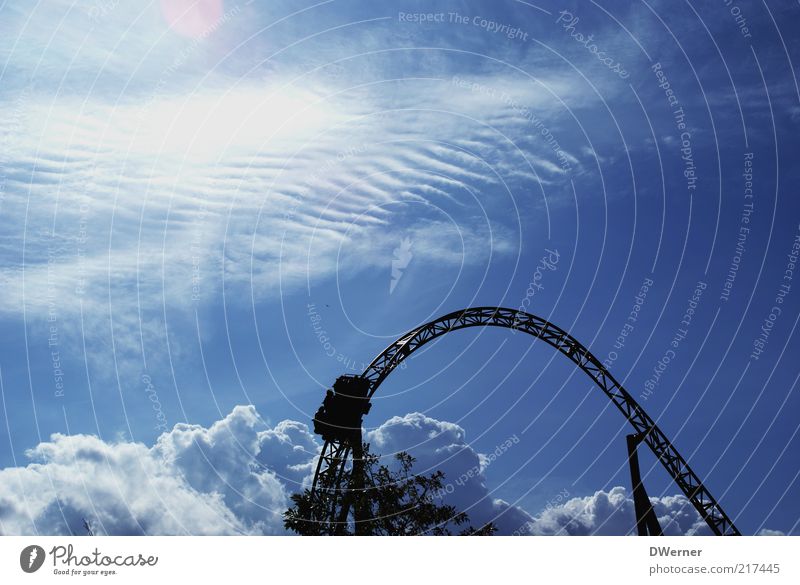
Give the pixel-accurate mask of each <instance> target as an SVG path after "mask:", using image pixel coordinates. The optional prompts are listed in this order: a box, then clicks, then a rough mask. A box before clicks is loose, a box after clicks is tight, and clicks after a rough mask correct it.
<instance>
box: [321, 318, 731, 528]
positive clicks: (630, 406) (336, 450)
mask: <svg viewBox="0 0 800 585" xmlns="http://www.w3.org/2000/svg"><path fill="white" fill-rule="evenodd" d="M467 327H505V328H507V329H512V330H516V331H523V332H525V333H528V334H529V335H532V336H534V337H536V338H538V339H541V340H542V341H544V342H546V343H547V344H549V345H551V346H553V347H554V348H555V349H557V350H558V351H560V352H561V353H563V354H564V355H565V356H567V357H568V358H569V359H570V360H572V361H573V362H574V363H575V365H577V366H578V367H579V368H580V369H581V370H583V371H584V372H585V373H586V374H587V375H588V376H589V377H590V378H591V379H592V380H593V381H594V382H595V384H596V385H597V386H598V387H599V388H600V390H602V391H603V393H604V394H605V395H606V396H607V397H608V398H609V399H610V400H611V402H613V403H614V406H616V407H617V409H618V410H619V411H620V412H621V413H622V414H623V415H624V416H625V418H626V419H627V420H628V422H629V423H630V424H631V426H632V427H633V428H634V430H635V432H636V433H641V435H642V436H643V440H642V442H644V443H646V444H647V446H648V447H649V448H650V450H651V451H652V452H653V454H654V455H655V456H656V458H657V459H658V460H659V461H660V462H661V464H662V465H663V466H664V468H665V469H666V470H667V473H669V475H670V477H672V479H673V480H674V481H675V483H676V484H677V485H678V487H679V488H680V490H681V491H682V492H683V493H684V495H685V496H686V497H687V498H688V499H689V501H690V502H691V503H692V505H694V507H695V509H696V510H697V512H698V513H699V514H700V516H701V517H702V518H703V519H704V520H705V521H706V523H707V524H708V526H709V528H710V529H711V530H712V532H713V533H714V534H716V535H720V536H734V535H739V534H740V533H739V531H738V530H737V528H736V526H734V524H733V521H732V520H731V519H730V518H729V517H728V515H727V514H726V513H725V512H724V511H723V509H722V507H721V506H720V505H719V503H718V502H717V500H716V499H715V498H714V496H712V495H711V493H710V492H709V491H708V489H706V487H705V486H704V485H703V483H702V482H701V481H700V479H699V478H698V477H697V475H696V474H695V473H694V471H692V469H691V468H690V467H689V464H688V463H687V462H686V460H685V459H684V458H683V457H682V456H681V454H680V453H678V450H677V449H676V448H675V447H674V446H673V445H672V443H670V441H669V439H667V436H666V435H665V434H664V433H663V432H662V431H661V429H660V428H658V426H657V425H656V423H655V422H654V421H653V419H652V418H650V416H649V415H648V414H647V413H646V412H645V411H644V409H643V408H642V407H641V406H640V405H639V404H638V403H637V402H636V400H634V399H633V397H632V396H631V395H630V394H629V393H628V391H627V390H625V388H623V387H622V386H621V385H620V383H619V382H617V380H616V379H615V378H614V376H612V375H611V373H610V372H609V371H608V370H607V369H606V367H605V366H604V365H603V364H602V363H601V362H600V361H599V360H598V359H597V358H596V357H595V356H594V355H592V354H591V352H589V350H588V349H587V348H586V347H584V346H583V345H582V344H581V343H580V342H579V341H578V340H577V339H575V338H574V337H572V336H571V335H570V334H569V333H567V332H566V331H564V330H563V329H561V328H560V327H557V326H556V325H553V324H552V323H550V322H548V321H546V320H544V319H542V318H540V317H537V316H535V315H531V314H529V313H525V312H522V311H516V310H514V309H506V308H502V307H476V308H469V309H464V310H461V311H455V312H453V313H449V314H447V315H444V316H443V317H439V318H438V319H435V320H433V321H431V322H429V323H426V324H424V325H421V326H419V327H417V328H415V329H413V330H412V331H409V332H408V333H406V334H405V335H403V336H402V337H400V338H399V339H398V340H397V341H395V342H393V343H392V344H391V345H389V346H388V347H387V348H386V349H384V350H383V351H382V352H381V353H380V354H379V355H378V356H377V357H376V358H375V359H374V360H373V361H372V363H370V364H369V366H367V368H366V369H365V370H364V373H363V374H362V377H363V378H366V379H368V380H369V382H370V388H369V397H370V398H371V397H372V396H373V395H374V394H375V392H376V391H377V390H378V387H379V386H380V385H381V382H383V381H384V380H385V379H386V377H387V376H388V375H389V374H390V373H391V372H392V370H394V369H395V368H396V367H397V366H398V365H399V364H400V363H401V362H402V361H403V360H404V359H406V358H407V357H408V356H410V355H411V354H412V353H413V352H414V351H416V350H417V349H419V348H420V347H422V346H423V345H425V344H426V343H428V342H429V341H432V340H434V339H436V338H437V337H440V336H442V335H444V334H445V333H449V332H451V331H457V330H459V329H466V328H467ZM350 455H351V446H350V445H349V444H348V443H347V441H338V440H330V441H326V442H325V444H324V445H323V447H322V453H321V454H320V458H319V461H318V463H317V469H316V473H315V475H314V481H313V484H312V488H311V492H312V512H311V513H312V518H309V520H311V521H312V522H314V523H315V524H316V526H317V531H318V532H319V533H320V534H337V533H340V532H341V530H342V527H343V525H344V524H346V522H347V513H348V512H347V510H348V509H349V503H348V499H347V495H346V494H347V490H348V486H346V485H343V478H344V477H345V474H344V471H345V468H346V466H347V463H348V458H350Z"/></svg>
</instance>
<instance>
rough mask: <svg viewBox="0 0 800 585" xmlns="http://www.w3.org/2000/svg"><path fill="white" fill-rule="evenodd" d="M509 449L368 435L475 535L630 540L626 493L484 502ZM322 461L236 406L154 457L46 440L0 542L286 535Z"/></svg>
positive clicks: (388, 432)
mask: <svg viewBox="0 0 800 585" xmlns="http://www.w3.org/2000/svg"><path fill="white" fill-rule="evenodd" d="M514 439H515V437H514V436H511V437H508V438H507V439H504V440H503V441H500V442H499V443H498V446H497V448H496V449H495V450H494V451H493V452H491V453H480V452H478V451H476V450H475V449H474V448H472V447H471V446H470V445H469V443H468V442H467V438H466V433H465V431H464V429H463V428H461V427H460V426H459V425H457V424H454V423H451V422H446V421H440V420H436V419H434V418H431V417H428V416H425V415H424V414H420V413H411V414H407V415H405V416H402V417H401V416H396V417H393V418H391V419H389V420H387V421H386V422H384V423H383V424H382V425H380V426H379V427H377V428H375V429H374V430H372V431H369V432H367V433H366V435H365V440H367V441H369V442H370V444H371V445H372V451H373V452H374V453H376V454H380V455H381V456H382V457H383V462H384V463H390V462H391V461H392V456H393V454H394V453H396V452H398V451H407V452H409V453H411V455H413V456H414V457H415V458H416V459H417V462H416V464H415V466H414V472H415V473H421V474H430V473H433V472H434V471H436V470H441V471H443V472H444V473H445V479H444V489H443V490H442V491H441V493H440V494H437V497H439V498H440V499H441V501H443V502H444V503H447V504H451V505H453V506H455V507H456V509H458V510H459V511H465V512H467V514H469V517H470V522H471V524H472V525H473V526H476V527H478V526H482V525H483V524H485V523H487V522H490V521H491V522H494V523H495V524H496V525H497V527H498V529H499V533H500V534H515V533H517V534H536V535H586V534H628V533H631V532H632V530H633V527H634V507H633V500H632V499H631V498H630V496H629V495H628V493H627V492H626V490H625V488H623V487H614V488H612V489H611V490H610V491H608V492H606V491H602V490H601V491H597V492H595V493H594V494H593V495H591V496H586V497H576V498H572V499H570V500H567V501H565V502H563V503H562V504H560V505H558V506H552V507H548V508H547V509H545V510H544V511H542V512H541V513H540V514H538V515H536V516H532V515H530V514H529V513H528V512H526V511H525V510H523V509H522V508H520V507H519V506H515V505H512V504H509V503H508V502H505V501H503V500H501V499H497V498H494V497H492V494H491V490H490V488H489V486H487V482H486V476H485V473H484V472H485V470H486V468H487V466H488V465H490V464H491V462H492V461H493V460H494V459H496V458H497V457H501V456H503V455H504V454H505V453H506V452H507V451H509V450H511V449H513V448H514V446H515V445H516V443H515V441H514ZM319 449H320V444H319V442H318V441H317V439H316V437H315V436H314V435H313V434H312V433H311V432H310V431H309V428H308V427H307V426H306V425H305V424H303V423H300V422H297V421H291V420H286V421H282V422H279V423H278V424H276V425H274V426H272V427H270V426H268V425H266V424H265V423H264V421H263V420H262V419H261V417H260V416H259V414H258V413H257V412H256V409H255V408H254V407H253V406H237V407H235V408H234V409H233V410H232V411H231V412H230V413H229V414H228V415H227V416H225V417H223V418H222V419H221V420H218V421H216V422H214V423H213V424H211V425H210V426H208V427H203V426H201V425H190V424H183V423H181V424H177V425H175V426H174V427H173V428H172V430H170V431H169V432H165V433H163V434H162V435H161V436H160V437H158V439H157V440H156V442H155V444H154V445H152V446H150V447H148V446H146V445H144V444H142V443H133V442H125V441H116V442H115V441H105V440H102V439H100V438H98V437H95V436H90V435H72V436H67V435H63V434H54V435H52V436H51V437H50V440H49V441H46V442H42V443H40V444H39V445H37V446H36V447H34V448H32V449H30V450H29V451H28V452H27V456H28V457H29V458H30V460H31V462H30V463H29V464H28V465H27V466H24V467H23V466H20V467H9V468H6V469H2V470H0V533H2V534H47V535H50V534H70V533H78V534H80V533H82V531H83V528H82V527H83V520H84V518H85V519H87V520H88V521H89V523H90V524H91V526H92V529H93V530H94V532H95V533H96V534H117V535H119V534H123V535H127V534H151V535H152V534H283V533H284V532H285V531H284V528H283V521H282V514H283V511H284V510H285V509H286V508H287V507H288V505H289V502H290V500H289V496H290V495H291V494H292V493H295V492H297V491H300V490H301V489H303V488H305V487H308V486H309V485H310V482H311V479H312V477H313V473H314V466H315V464H316V457H317V455H318V453H319ZM651 501H652V502H653V504H654V506H655V511H656V514H657V516H658V519H659V522H660V523H661V526H662V527H663V529H664V532H665V533H666V534H670V535H679V534H688V535H694V534H697V535H700V534H709V531H708V528H707V526H706V525H705V523H704V522H703V521H702V520H701V519H700V518H699V516H698V515H697V513H696V512H695V510H694V508H692V506H691V505H690V504H689V502H688V501H687V500H686V498H685V497H683V496H664V497H660V498H651ZM760 534H768V535H776V534H781V533H780V532H778V531H773V530H767V529H764V530H762V531H761V532H760Z"/></svg>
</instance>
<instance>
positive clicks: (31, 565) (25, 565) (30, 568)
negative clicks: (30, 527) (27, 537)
mask: <svg viewBox="0 0 800 585" xmlns="http://www.w3.org/2000/svg"><path fill="white" fill-rule="evenodd" d="M44 557H45V554H44V549H43V548H42V547H41V546H39V545H38V544H32V545H30V546H26V547H25V548H23V549H22V552H21V553H19V566H20V567H21V568H22V570H23V571H25V572H26V573H35V572H36V571H38V570H39V569H41V567H42V565H43V564H44Z"/></svg>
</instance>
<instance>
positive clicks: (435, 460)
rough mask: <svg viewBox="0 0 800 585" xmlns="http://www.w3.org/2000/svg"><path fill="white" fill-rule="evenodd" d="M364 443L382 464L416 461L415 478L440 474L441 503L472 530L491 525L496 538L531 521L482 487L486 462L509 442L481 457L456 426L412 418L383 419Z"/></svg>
mask: <svg viewBox="0 0 800 585" xmlns="http://www.w3.org/2000/svg"><path fill="white" fill-rule="evenodd" d="M365 440H367V441H368V442H369V443H370V445H371V447H372V451H373V452H375V453H380V454H382V455H383V457H384V458H388V457H391V455H392V454H394V453H396V452H398V451H407V452H408V453H410V454H411V455H412V456H414V457H415V458H416V459H417V462H416V464H415V467H414V472H415V473H420V474H429V473H433V472H435V471H437V470H441V471H443V472H444V474H445V478H444V487H443V490H442V493H441V494H439V495H440V496H441V499H442V501H443V502H444V503H446V504H450V505H453V506H455V507H456V509H457V510H459V511H464V512H466V513H467V514H468V515H469V518H470V522H471V524H472V525H473V526H475V527H476V528H477V527H479V526H483V525H484V524H486V523H488V522H494V524H495V525H496V526H497V528H498V533H499V534H513V533H514V532H515V531H517V530H519V529H520V528H521V527H524V526H525V525H526V523H527V522H529V521H531V520H532V517H531V516H530V515H529V514H528V513H527V512H526V511H525V510H523V509H522V508H520V507H518V506H513V505H510V504H509V503H507V502H505V501H503V500H501V499H498V498H493V497H491V494H490V490H489V488H488V487H487V485H486V476H485V475H484V470H485V469H486V466H487V465H488V462H489V460H490V457H491V456H494V457H497V456H500V455H495V453H499V454H502V453H504V452H505V451H507V450H508V449H511V448H513V445H514V444H515V443H514V441H513V439H512V437H509V438H508V439H504V440H503V441H502V442H501V443H500V445H499V446H498V449H497V450H496V451H495V452H494V453H492V454H490V455H485V454H482V453H479V452H477V451H476V450H475V449H473V448H472V447H471V446H470V445H469V444H468V443H467V441H466V433H465V432H464V429H463V428H461V427H460V426H458V425H456V424H454V423H450V422H445V421H439V420H436V419H433V418H430V417H428V416H425V415H424V414H420V413H418V412H415V413H411V414H407V415H406V416H402V417H400V416H396V417H393V418H391V419H389V420H388V421H386V422H385V423H384V424H383V425H381V426H380V427H378V428H377V429H375V430H374V431H371V432H369V433H368V434H367V436H366V439H365Z"/></svg>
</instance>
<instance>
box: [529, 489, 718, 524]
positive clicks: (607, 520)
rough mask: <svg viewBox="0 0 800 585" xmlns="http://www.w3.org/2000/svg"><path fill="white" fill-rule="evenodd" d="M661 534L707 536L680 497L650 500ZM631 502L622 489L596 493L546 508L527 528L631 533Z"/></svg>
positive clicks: (625, 491) (682, 497)
mask: <svg viewBox="0 0 800 585" xmlns="http://www.w3.org/2000/svg"><path fill="white" fill-rule="evenodd" d="M650 501H651V503H652V504H653V508H654V510H655V513H656V516H657V517H658V521H659V523H660V524H661V528H662V529H663V531H664V534H667V535H671V536H677V535H689V536H691V535H710V534H711V531H710V529H709V528H708V525H707V524H706V523H705V521H703V520H702V518H700V515H699V514H698V513H697V511H696V510H695V509H694V507H692V504H691V503H690V502H689V500H688V499H687V498H686V497H685V496H683V495H675V496H663V497H657V498H653V497H651V498H650ZM635 518H636V514H635V511H634V504H633V498H632V497H631V496H630V495H629V494H628V492H627V490H626V489H625V488H624V487H622V486H616V487H613V488H611V490H609V491H607V492H606V491H603V490H599V491H596V492H595V493H594V494H593V495H591V496H585V497H577V498H572V499H569V500H567V501H566V502H564V503H563V504H559V505H557V506H552V507H548V508H547V509H545V510H544V511H543V512H542V513H541V514H539V515H538V516H537V517H536V518H535V519H534V520H533V521H532V522H530V523H529V524H528V526H527V529H528V532H529V533H530V534H535V535H573V536H574V535H578V536H582V535H590V534H595V535H620V534H629V533H632V532H633V531H634V530H635Z"/></svg>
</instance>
